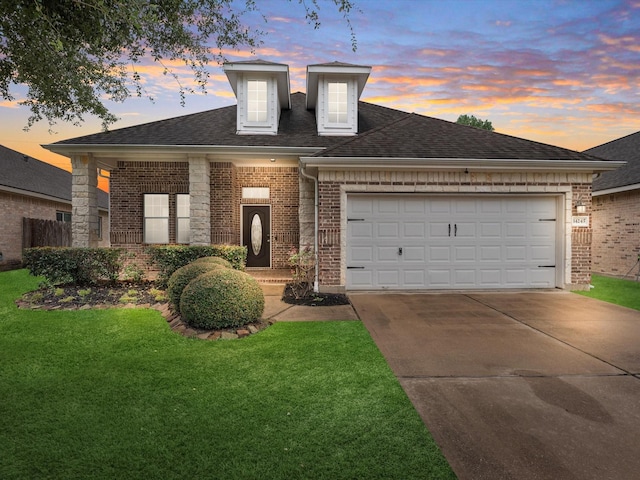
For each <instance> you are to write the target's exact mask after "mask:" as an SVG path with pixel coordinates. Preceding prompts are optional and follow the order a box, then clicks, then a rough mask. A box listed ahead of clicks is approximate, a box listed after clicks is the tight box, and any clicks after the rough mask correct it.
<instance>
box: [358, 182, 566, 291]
mask: <svg viewBox="0 0 640 480" xmlns="http://www.w3.org/2000/svg"><path fill="white" fill-rule="evenodd" d="M556 211H557V209H556V200H555V199H554V198H553V197H524V196H521V197H515V196H502V197H501V196H487V197H479V196H474V197H434V196H432V197H425V196H395V195H377V196H360V195H350V196H349V197H348V199H347V288H349V289H354V290H356V289H386V288H388V289H468V288H548V287H555V286H556V227H557V223H558V222H556Z"/></svg>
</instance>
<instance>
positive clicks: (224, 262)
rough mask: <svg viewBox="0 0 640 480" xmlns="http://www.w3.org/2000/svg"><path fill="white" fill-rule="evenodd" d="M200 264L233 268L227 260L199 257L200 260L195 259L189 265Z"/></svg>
mask: <svg viewBox="0 0 640 480" xmlns="http://www.w3.org/2000/svg"><path fill="white" fill-rule="evenodd" d="M200 263H205V264H206V263H208V264H215V265H220V266H223V267H226V268H233V266H232V265H231V262H229V261H228V260H225V259H224V258H222V257H200V258H196V259H195V260H194V261H193V262H191V263H190V264H189V265H194V264H196V265H197V264H200ZM176 271H177V270H176Z"/></svg>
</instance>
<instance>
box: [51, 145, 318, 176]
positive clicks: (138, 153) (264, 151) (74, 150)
mask: <svg viewBox="0 0 640 480" xmlns="http://www.w3.org/2000/svg"><path fill="white" fill-rule="evenodd" d="M42 147H43V148H46V149H47V150H49V151H51V152H54V153H57V154H59V155H64V156H65V157H69V158H71V157H72V156H73V155H91V156H93V157H94V158H95V159H96V161H97V163H98V166H100V168H103V169H104V170H109V169H111V168H114V166H115V164H114V162H117V161H118V160H125V159H126V160H136V161H156V162H162V161H168V162H175V161H187V160H188V159H189V157H190V156H196V155H197V156H202V155H210V156H212V157H218V156H227V157H235V158H239V157H252V158H278V157H291V158H295V159H296V160H297V159H298V158H299V157H301V156H303V155H304V156H308V155H313V154H315V153H318V152H320V151H322V150H324V147H271V146H232V145H104V144H103V145H90V144H85V145H81V144H75V145H60V144H55V143H54V144H49V145H42Z"/></svg>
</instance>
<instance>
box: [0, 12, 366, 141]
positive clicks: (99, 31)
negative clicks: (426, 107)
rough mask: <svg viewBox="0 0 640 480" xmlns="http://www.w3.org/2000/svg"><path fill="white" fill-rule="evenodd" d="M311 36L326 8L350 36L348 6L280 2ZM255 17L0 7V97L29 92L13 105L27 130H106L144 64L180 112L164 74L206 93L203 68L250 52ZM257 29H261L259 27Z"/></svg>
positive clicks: (138, 89) (256, 35) (256, 40)
mask: <svg viewBox="0 0 640 480" xmlns="http://www.w3.org/2000/svg"><path fill="white" fill-rule="evenodd" d="M289 1H291V2H292V3H296V2H297V3H298V4H299V5H301V6H302V7H303V8H304V12H305V18H306V20H307V22H308V23H310V24H312V25H313V26H314V28H318V27H319V26H320V16H319V13H318V12H319V10H320V5H319V2H320V1H325V2H327V3H330V4H333V6H334V7H335V8H337V9H338V11H339V12H341V13H342V15H343V16H344V19H345V21H346V23H347V24H348V26H349V28H350V30H351V43H352V48H353V49H354V50H355V48H356V42H355V36H354V33H353V29H352V28H351V23H350V19H349V14H350V12H351V11H352V10H353V9H354V5H353V2H352V1H351V0H289ZM256 11H257V12H258V13H259V11H258V7H257V6H256V1H255V0H241V1H238V0H0V34H1V37H0V95H2V98H3V99H5V100H14V97H13V95H12V93H11V88H12V87H15V85H17V84H23V85H25V86H26V87H27V89H28V91H27V94H26V99H24V100H21V101H20V102H19V103H20V104H22V105H26V106H28V107H29V108H30V110H31V116H30V117H29V120H28V126H29V127H30V126H32V125H33V124H34V123H35V122H37V121H40V120H43V119H46V120H48V122H49V124H50V125H53V124H55V123H56V121H59V120H62V121H67V122H72V123H74V124H80V123H81V122H82V121H83V116H84V115H86V114H93V115H96V116H97V117H98V118H100V119H101V120H102V122H103V127H104V128H105V129H106V128H107V127H108V126H109V125H110V124H112V123H114V122H115V121H116V120H117V117H116V116H115V115H113V114H112V113H111V112H109V110H108V109H107V107H106V106H105V104H104V101H105V99H109V100H113V101H116V102H122V101H124V100H125V99H126V98H128V97H130V96H131V95H133V94H136V95H138V96H141V95H143V94H144V93H145V92H144V88H143V78H142V74H141V73H140V69H139V68H138V67H139V66H140V63H141V62H142V61H147V60H148V59H151V60H153V61H154V62H156V63H158V64H159V65H161V66H162V68H163V70H164V74H167V75H172V76H173V77H174V78H175V80H176V82H177V83H176V84H177V87H178V90H179V92H180V96H181V99H182V103H184V96H185V93H186V92H190V91H191V90H192V89H191V88H185V87H184V86H183V85H181V84H180V82H179V80H178V76H177V74H175V73H174V71H172V69H171V65H175V64H176V63H178V64H183V65H186V66H188V67H190V68H191V71H192V72H193V75H194V80H195V84H196V85H197V88H199V89H202V90H204V91H206V84H207V79H208V75H209V74H208V72H207V68H206V67H207V64H208V63H209V62H221V61H223V60H224V56H223V50H224V49H239V48H250V49H251V50H252V51H254V50H255V48H256V47H257V46H259V45H260V43H261V37H262V35H263V33H262V32H261V31H259V30H257V29H252V28H250V27H248V26H247V25H246V24H245V23H243V17H244V15H246V14H247V13H248V12H256ZM265 21H266V19H265Z"/></svg>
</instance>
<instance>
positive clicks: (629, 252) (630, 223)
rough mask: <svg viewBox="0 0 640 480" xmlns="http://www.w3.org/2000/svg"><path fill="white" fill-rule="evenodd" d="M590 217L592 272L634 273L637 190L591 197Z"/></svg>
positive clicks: (638, 250) (638, 240)
mask: <svg viewBox="0 0 640 480" xmlns="http://www.w3.org/2000/svg"><path fill="white" fill-rule="evenodd" d="M592 219H593V272H594V273H603V274H606V275H614V276H623V275H627V274H629V275H631V276H634V275H635V274H636V273H637V272H638V267H637V265H636V262H637V260H638V255H639V254H640V190H634V191H629V192H620V193H614V194H611V195H602V196H597V197H593V215H592ZM630 271H631V272H630Z"/></svg>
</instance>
